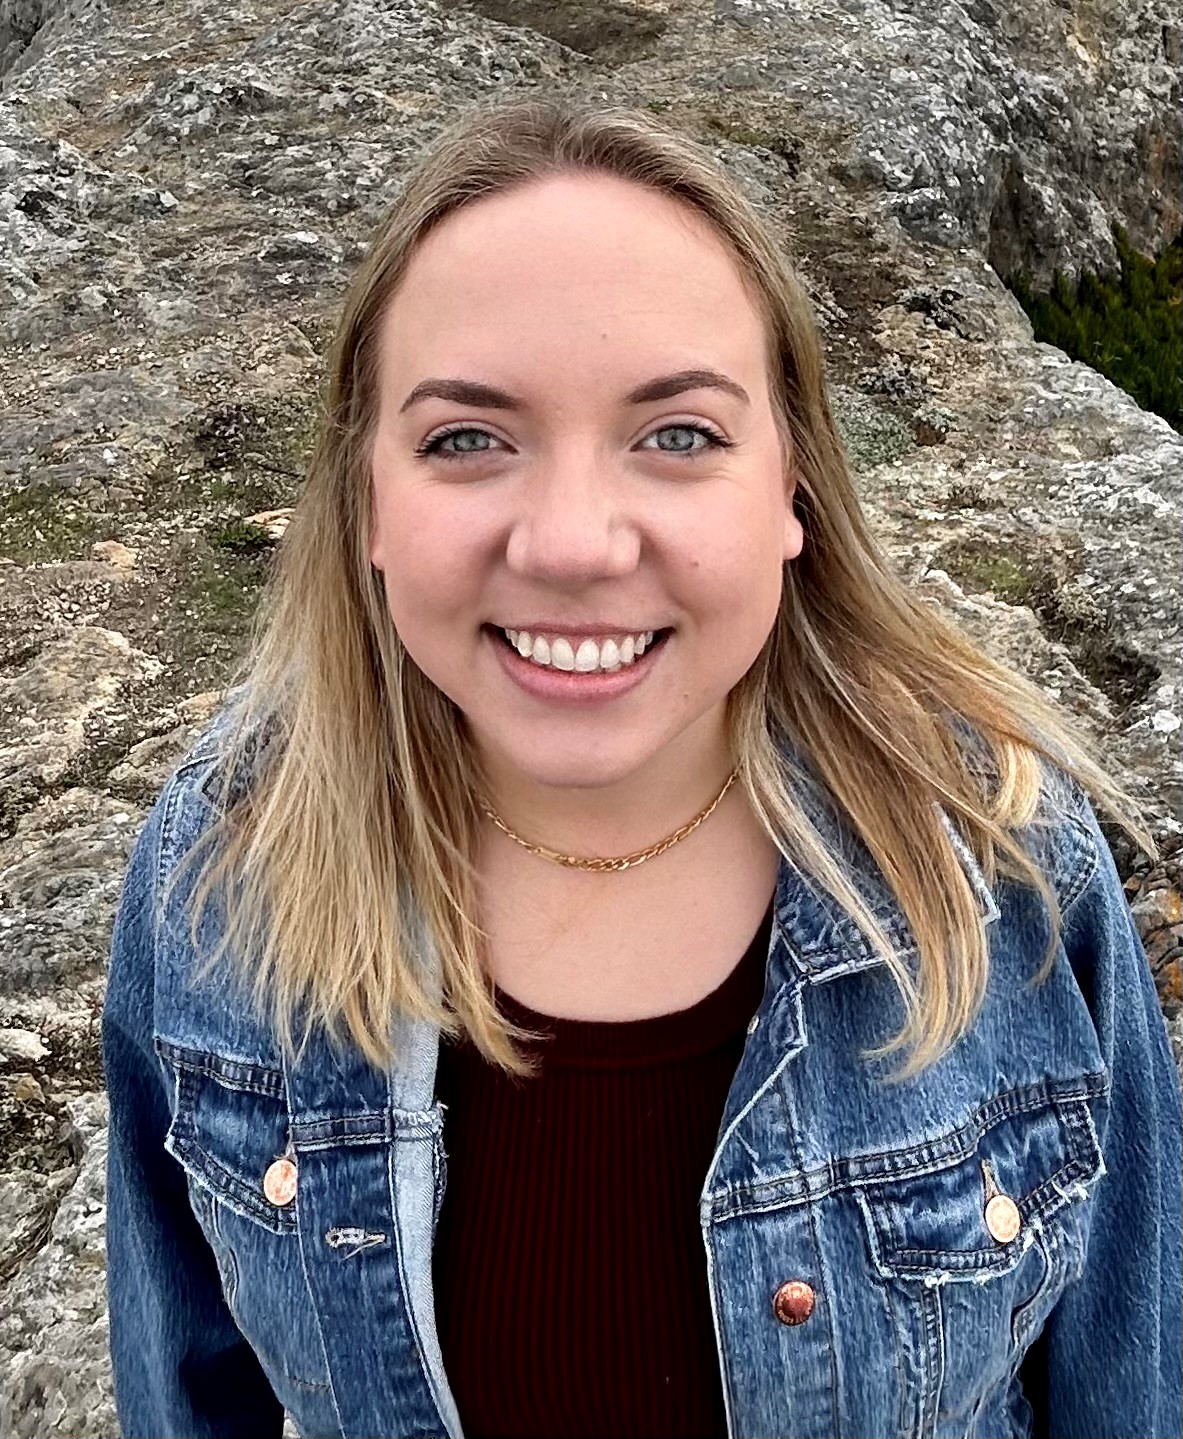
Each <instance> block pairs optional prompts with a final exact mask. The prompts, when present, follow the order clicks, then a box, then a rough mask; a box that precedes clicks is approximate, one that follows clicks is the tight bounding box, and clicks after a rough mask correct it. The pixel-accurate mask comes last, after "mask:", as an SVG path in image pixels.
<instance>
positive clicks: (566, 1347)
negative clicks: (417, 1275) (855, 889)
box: [433, 901, 772, 1439]
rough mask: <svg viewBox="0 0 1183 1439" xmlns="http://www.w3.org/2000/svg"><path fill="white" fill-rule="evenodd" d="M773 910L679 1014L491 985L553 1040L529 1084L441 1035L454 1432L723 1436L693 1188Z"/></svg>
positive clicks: (444, 1310) (442, 1329)
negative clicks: (547, 997) (539, 1003)
mask: <svg viewBox="0 0 1183 1439" xmlns="http://www.w3.org/2000/svg"><path fill="white" fill-rule="evenodd" d="M771 923H772V905H771V901H770V903H769V906H768V909H767V911H766V912H765V915H764V919H763V921H762V922H761V925H760V928H759V930H758V931H757V932H756V934H755V935H754V936H753V938H752V941H751V943H750V945H749V946H748V949H747V951H746V953H745V954H744V955H743V957H742V959H740V960H739V962H738V963H737V964H736V966H735V967H734V968H733V969H732V971H731V973H730V974H729V975H728V977H727V978H726V979H725V980H724V981H723V982H722V984H720V985H719V986H718V987H717V988H716V989H715V990H714V991H713V992H712V993H711V994H708V995H706V996H705V997H704V998H703V999H702V1000H700V1001H699V1002H698V1003H697V1004H695V1005H693V1006H692V1007H691V1008H689V1009H684V1010H680V1011H678V1012H677V1013H673V1014H663V1015H658V1016H655V1017H654V1018H650V1019H638V1020H627V1021H622V1022H613V1021H585V1020H573V1019H558V1018H554V1017H552V1016H548V1015H544V1014H539V1013H538V1012H537V1011H536V1010H532V1009H528V1008H527V1007H526V1006H525V1005H523V1004H520V1003H518V1002H517V1001H516V1000H515V999H513V998H512V997H511V996H510V995H508V994H506V993H504V992H499V993H498V1002H499V1004H500V1006H501V1008H502V1010H503V1011H504V1012H505V1013H506V1014H507V1015H508V1016H509V1017H510V1018H511V1019H512V1020H514V1021H515V1022H516V1023H518V1024H522V1025H524V1026H526V1027H528V1028H530V1029H535V1030H542V1031H545V1032H546V1033H547V1034H548V1035H549V1036H550V1037H549V1038H547V1039H545V1040H539V1041H537V1042H536V1043H534V1044H532V1045H531V1046H530V1052H531V1053H532V1054H534V1055H538V1056H541V1058H542V1064H541V1069H540V1072H539V1073H538V1074H536V1075H535V1076H534V1077H533V1078H531V1079H525V1080H518V1079H515V1078H511V1077H510V1076H508V1075H506V1074H505V1073H504V1072H503V1071H502V1070H500V1069H499V1068H497V1067H496V1066H495V1065H491V1064H488V1063H487V1062H486V1061H485V1060H484V1059H483V1058H482V1057H481V1056H480V1054H479V1053H478V1052H477V1051H476V1050H475V1049H474V1048H473V1047H472V1046H471V1045H469V1044H468V1043H467V1042H462V1043H459V1044H456V1043H453V1042H450V1041H447V1040H445V1041H444V1042H443V1043H442V1044H441V1046H440V1060H439V1072H438V1076H437V1082H436V1092H437V1097H438V1098H439V1099H440V1100H442V1101H443V1103H444V1104H445V1105H446V1106H447V1110H446V1114H445V1120H444V1144H445V1148H446V1151H447V1156H448V1161H447V1164H448V1175H447V1187H446V1190H445V1194H444V1203H443V1208H442V1210H441V1212H440V1220H439V1229H438V1231H437V1234H436V1240H435V1247H434V1251H433V1270H434V1289H435V1304H436V1320H437V1324H438V1328H439V1336H440V1345H441V1348H442V1351H443V1358H444V1368H445V1371H446V1373H447V1375H448V1380H449V1383H450V1385H451V1388H452V1392H453V1394H454V1396H455V1398H456V1404H457V1407H458V1409H459V1413H460V1422H461V1424H462V1425H463V1427H464V1432H465V1435H466V1439H498V1436H505V1439H531V1436H537V1439H579V1436H588V1439H593V1436H594V1439H606V1436H613V1435H621V1436H662V1439H674V1436H677V1439H683V1436H684V1437H685V1439H690V1436H696V1439H698V1436H701V1439H717V1436H721V1435H725V1434H726V1432H727V1431H726V1421H725V1417H724V1409H723V1394H722V1387H721V1384H720V1379H719V1361H718V1354H717V1350H716V1346H715V1335H714V1324H713V1321H712V1318H711V1304H710V1295H709V1290H708V1287H707V1276H706V1253H705V1250H704V1248H703V1240H702V1232H701V1229H700V1226H699V1216H698V1200H699V1195H700V1194H701V1192H702V1186H703V1181H704V1180H705V1178H706V1172H707V1168H708V1166H709V1164H710V1160H711V1156H712V1155H713V1153H714V1149H715V1144H716V1140H717V1137H718V1129H719V1121H720V1119H721V1117H722V1114H723V1107H724V1104H725V1103H726V1099H727V1092H728V1089H729V1088H730V1085H731V1081H732V1079H733V1078H734V1075H735V1070H736V1067H737V1066H738V1064H739V1060H740V1056H741V1054H742V1052H743V1046H744V1040H745V1031H746V1028H747V1025H748V1021H749V1020H750V1019H751V1017H752V1015H753V1014H754V1013H755V1012H756V1010H757V1009H758V1008H759V1005H760V999H761V996H762V995H763V992H764V971H765V960H766V957H767V953H768V942H769V935H770V928H771Z"/></svg>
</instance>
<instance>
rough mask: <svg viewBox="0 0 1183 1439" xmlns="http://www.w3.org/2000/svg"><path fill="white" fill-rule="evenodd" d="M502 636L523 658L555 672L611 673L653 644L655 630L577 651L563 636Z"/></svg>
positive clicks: (590, 643)
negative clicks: (549, 638) (558, 670)
mask: <svg viewBox="0 0 1183 1439" xmlns="http://www.w3.org/2000/svg"><path fill="white" fill-rule="evenodd" d="M502 634H504V635H505V637H506V639H508V640H509V642H510V644H511V645H512V646H513V647H514V649H516V650H517V652H518V654H520V655H521V656H522V658H523V659H530V660H533V661H534V663H535V664H539V665H544V666H545V665H549V666H551V667H553V668H554V669H560V670H575V671H577V672H578V673H580V674H592V673H595V672H597V671H599V672H603V673H611V672H613V671H615V670H618V669H621V668H622V667H623V666H625V665H630V664H632V662H633V661H634V660H635V659H639V658H640V657H641V656H642V655H643V654H644V653H645V651H646V649H647V648H648V647H649V646H650V645H651V644H652V643H653V637H654V634H655V631H653V630H646V631H645V632H644V633H643V634H635V635H626V636H625V637H624V639H623V640H621V641H620V643H619V644H618V643H617V641H616V640H615V639H614V638H612V637H609V638H607V639H605V640H604V641H603V642H602V643H601V644H597V643H596V641H595V640H593V639H584V640H581V641H579V645H578V648H576V647H575V645H573V644H572V642H571V641H570V640H569V639H567V638H566V637H565V636H564V635H555V636H554V637H553V639H551V640H550V641H548V640H547V639H546V637H545V635H531V634H530V632H529V630H510V629H505V630H502Z"/></svg>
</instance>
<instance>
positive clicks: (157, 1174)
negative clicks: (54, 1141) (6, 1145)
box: [102, 786, 283, 1439]
mask: <svg viewBox="0 0 1183 1439" xmlns="http://www.w3.org/2000/svg"><path fill="white" fill-rule="evenodd" d="M167 798H168V787H167V786H166V788H165V791H164V793H163V794H162V795H161V796H160V798H159V799H158V800H157V802H156V804H155V806H154V807H153V809H152V810H151V812H150V813H149V815H148V819H147V821H146V823H145V825H144V828H143V829H142V830H141V832H140V834H139V837H138V839H137V840H136V843H135V846H134V848H133V851H132V856H131V860H130V863H129V866H128V869H127V873H126V875H125V877H124V881H123V888H122V892H121V895H120V900H119V905H118V908H117V911H116V916H115V928H114V934H113V938H112V944H111V965H110V973H109V976H108V982H107V994H106V1001H105V1004H104V1009H103V1021H102V1036H103V1064H104V1069H105V1074H106V1082H107V1093H108V1096H109V1100H110V1114H111V1119H110V1134H109V1150H108V1161H107V1296H108V1308H109V1313H110V1322H111V1359H112V1365H113V1369H114V1380H115V1401H116V1409H117V1411H118V1416H119V1423H120V1427H121V1429H122V1431H123V1433H124V1434H125V1435H128V1436H138V1435H143V1436H156V1439H160V1436H163V1435H184V1436H192V1439H206V1436H210V1439H213V1436H226V1439H230V1436H237V1435H242V1436H251V1439H269V1436H279V1435H280V1434H281V1432H282V1429H283V1410H282V1407H281V1406H280V1404H279V1402H278V1401H277V1400H276V1398H275V1395H274V1393H273V1392H272V1390H271V1387H270V1385H269V1384H268V1383H267V1380H266V1378H265V1376H264V1374H263V1372H262V1370H261V1368H260V1367H259V1364H258V1361H257V1359H256V1358H255V1355H254V1352H253V1351H252V1350H251V1348H250V1347H249V1346H248V1344H247V1343H246V1341H245V1339H244V1338H243V1336H242V1334H241V1333H240V1331H239V1330H238V1328H237V1326H236V1325H235V1323H234V1321H233V1319H232V1317H231V1315H230V1312H229V1310H228V1309H227V1307H226V1304H225V1301H224V1299H223V1296H222V1287H221V1283H220V1280H219V1277H218V1271H217V1265H216V1262H215V1260H214V1256H213V1253H212V1251H211V1250H210V1248H209V1246H208V1244H207V1243H206V1240H205V1236H204V1235H203V1234H202V1232H201V1229H200V1228H199V1226H198V1224H197V1220H196V1218H195V1217H194V1214H193V1210H192V1208H191V1207H190V1204H189V1195H188V1189H187V1184H186V1181H185V1176H184V1172H183V1170H182V1169H181V1167H180V1165H179V1164H178V1163H177V1161H176V1160H174V1159H173V1157H172V1156H171V1155H170V1154H168V1153H167V1152H166V1151H165V1148H164V1138H165V1133H166V1131H167V1129H168V1126H169V1123H170V1121H171V1104H170V1089H169V1086H168V1080H167V1077H166V1074H165V1070H164V1067H163V1064H162V1062H161V1060H160V1059H159V1058H158V1057H157V1055H156V1053H155V1050H154V1048H153V1037H154V1024H153V994H154V969H155V931H156V923H157V903H158V893H159V885H158V871H159V854H160V833H161V824H162V820H163V816H164V811H165V806H166V803H167Z"/></svg>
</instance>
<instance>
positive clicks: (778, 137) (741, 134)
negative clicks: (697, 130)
mask: <svg viewBox="0 0 1183 1439" xmlns="http://www.w3.org/2000/svg"><path fill="white" fill-rule="evenodd" d="M702 118H703V123H704V125H705V126H706V128H707V129H708V130H711V131H713V132H714V133H715V134H716V135H722V136H723V138H724V139H725V140H730V141H731V143H732V144H733V145H755V146H759V147H760V148H761V149H763V150H771V151H772V153H773V154H774V155H779V156H780V157H781V158H782V159H783V160H788V161H790V162H792V163H793V164H794V165H795V164H796V163H797V161H798V160H799V158H800V150H801V145H800V141H799V140H797V139H796V138H795V137H793V136H786V135H785V134H783V133H782V132H781V131H779V130H774V129H763V128H761V127H758V126H755V125H751V124H748V123H746V122H744V121H742V120H732V119H729V118H728V117H727V116H726V115H720V114H718V113H717V112H715V111H708V112H706V113H705V114H704V115H703V117H702Z"/></svg>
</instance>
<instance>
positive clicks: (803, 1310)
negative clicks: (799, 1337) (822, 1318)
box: [772, 1279, 814, 1324]
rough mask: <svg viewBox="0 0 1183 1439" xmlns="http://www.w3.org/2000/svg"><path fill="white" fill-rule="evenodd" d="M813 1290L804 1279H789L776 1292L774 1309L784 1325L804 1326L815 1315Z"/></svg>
mask: <svg viewBox="0 0 1183 1439" xmlns="http://www.w3.org/2000/svg"><path fill="white" fill-rule="evenodd" d="M813 1298H814V1296H813V1289H812V1287H811V1286H810V1285H808V1284H806V1283H805V1281H804V1280H802V1279H787V1280H786V1281H785V1282H784V1283H783V1284H782V1285H781V1286H780V1288H779V1289H778V1290H777V1291H776V1293H775V1295H774V1296H773V1299H772V1307H773V1309H774V1310H775V1312H776V1317H777V1318H778V1319H779V1320H780V1322H781V1323H782V1324H804V1323H805V1321H806V1320H807V1319H808V1318H809V1316H810V1315H811V1314H812V1313H813Z"/></svg>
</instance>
